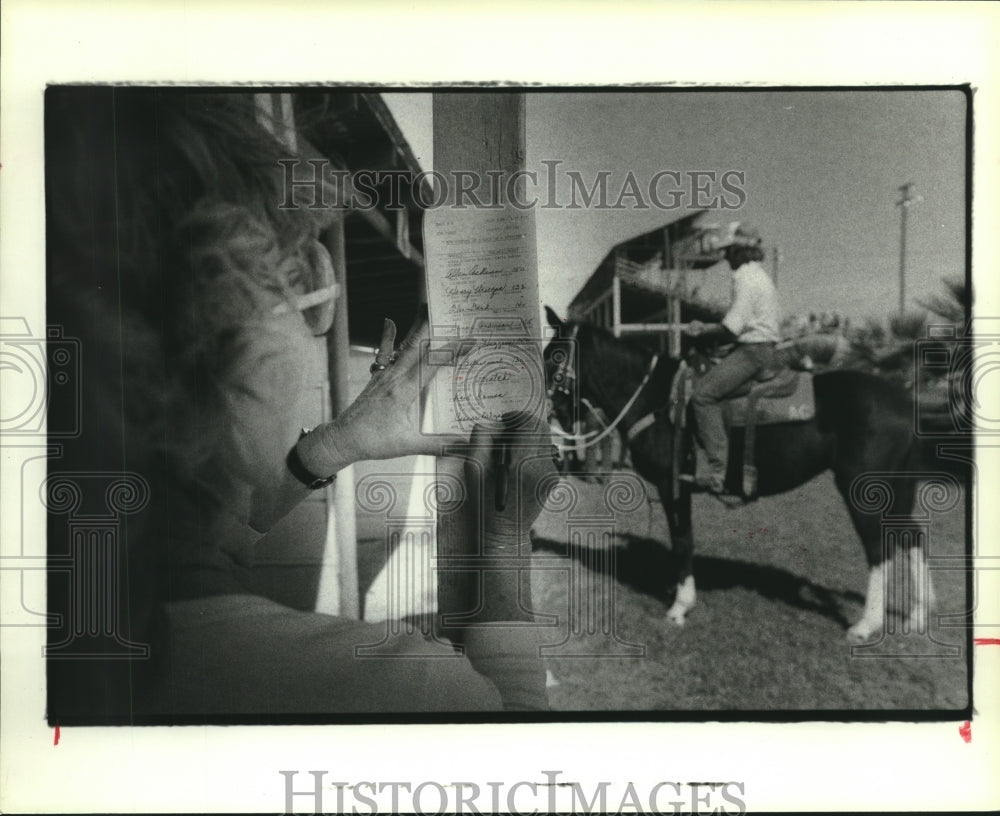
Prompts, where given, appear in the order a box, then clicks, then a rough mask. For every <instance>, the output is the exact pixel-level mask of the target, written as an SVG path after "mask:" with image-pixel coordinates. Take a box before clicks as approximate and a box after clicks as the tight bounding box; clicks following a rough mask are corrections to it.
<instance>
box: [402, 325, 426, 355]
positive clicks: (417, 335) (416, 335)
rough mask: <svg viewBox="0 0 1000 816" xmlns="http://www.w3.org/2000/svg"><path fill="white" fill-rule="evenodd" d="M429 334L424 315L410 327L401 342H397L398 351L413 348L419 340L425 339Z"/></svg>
mask: <svg viewBox="0 0 1000 816" xmlns="http://www.w3.org/2000/svg"><path fill="white" fill-rule="evenodd" d="M429 335H430V323H428V322H427V318H426V317H421V318H420V319H418V320H417V321H416V322H415V323H414V324H413V326H412V327H411V328H410V331H409V333H408V334H407V335H406V337H405V338H404V339H403V342H402V343H400V344H399V350H400V352H403V351H405V350H407V349H411V348H413V347H414V346H416V345H418V344H419V343H420V341H421V340H426V339H427V337H428V336H429Z"/></svg>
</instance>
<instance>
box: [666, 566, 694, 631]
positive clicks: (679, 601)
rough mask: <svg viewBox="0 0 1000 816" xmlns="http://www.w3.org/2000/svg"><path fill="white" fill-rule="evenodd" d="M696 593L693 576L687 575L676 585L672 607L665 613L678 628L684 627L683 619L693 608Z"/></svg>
mask: <svg viewBox="0 0 1000 816" xmlns="http://www.w3.org/2000/svg"><path fill="white" fill-rule="evenodd" d="M695 600H696V593H695V589H694V576H693V575H689V576H688V577H687V578H685V579H684V580H683V581H681V582H680V583H679V584H678V585H677V594H676V595H675V596H674V605H673V606H671V607H670V609H669V610H668V611H667V617H668V618H669V619H670V620H671V621H673V622H674V623H676V624H677V625H678V626H683V625H684V618H685V616H686V615H687V613H688V611H690V609H691V607H693V606H694V604H695Z"/></svg>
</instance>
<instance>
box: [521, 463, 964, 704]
mask: <svg viewBox="0 0 1000 816" xmlns="http://www.w3.org/2000/svg"><path fill="white" fill-rule="evenodd" d="M570 478H571V479H572V486H573V487H574V488H576V489H577V490H578V491H579V492H580V495H581V500H580V501H579V502H578V504H577V506H576V507H575V508H574V510H573V511H572V512H573V515H572V516H570V515H569V513H568V512H559V513H557V512H549V511H546V512H544V513H543V515H542V517H541V518H540V519H539V521H538V523H537V524H536V526H535V529H534V538H535V561H536V563H537V564H538V565H539V567H541V569H539V570H538V571H537V572H536V573H535V576H534V578H533V586H532V596H533V599H534V604H535V611H536V613H537V614H541V615H551V616H554V617H552V618H551V619H550V620H551V621H552V624H553V626H552V632H553V634H552V638H551V640H550V643H552V644H553V648H552V649H550V652H549V656H548V658H547V666H548V669H549V671H550V673H551V677H552V679H553V684H552V685H551V687H550V689H549V692H550V700H551V705H552V707H553V708H554V709H556V710H561V711H567V712H571V711H590V712H592V711H628V710H636V711H650V712H658V715H657V718H660V717H662V716H666V717H667V718H669V716H670V713H671V712H675V713H676V714H677V716H678V717H683V716H684V714H683V713H682V712H684V713H686V712H701V711H705V712H730V714H729V715H728V716H732V714H733V713H734V712H769V714H768V715H766V716H778V715H779V712H784V711H788V712H807V713H805V714H804V715H803V716H807V717H809V716H816V717H819V718H822V716H823V712H830V713H831V714H836V715H837V716H838V718H840V717H849V716H850V714H851V712H859V715H860V716H869V717H870V716H872V715H873V714H874V712H879V711H885V712H887V717H888V718H905V713H906V712H908V711H936V710H942V711H945V710H949V711H955V710H958V709H961V708H963V707H965V706H966V705H967V703H968V687H969V683H968V660H967V654H966V648H967V647H966V630H965V629H964V628H962V626H961V618H962V613H963V612H964V611H965V610H967V609H968V608H969V605H968V604H967V602H966V598H965V587H966V583H965V581H966V578H965V573H964V572H963V571H962V570H960V569H943V568H940V567H943V566H948V565H949V564H950V565H952V566H953V565H954V559H955V558H957V557H960V556H961V555H962V553H963V552H964V547H965V497H964V495H961V496H960V500H959V501H958V502H957V505H956V507H955V509H953V510H950V511H949V512H947V513H937V514H933V515H932V516H931V517H930V519H929V521H928V524H929V548H928V552H929V555H930V557H931V570H932V571H931V578H932V582H933V585H934V589H935V592H936V595H937V606H936V608H935V611H934V612H933V613H932V615H931V618H930V621H929V622H928V623H929V630H928V631H927V632H924V633H921V632H915V631H911V632H907V633H903V631H902V623H901V618H900V617H899V616H898V615H890V617H889V618H888V621H887V633H886V635H885V636H884V637H882V638H878V637H876V638H875V639H874V641H873V644H872V645H869V646H867V647H866V648H864V649H861V650H858V649H855V650H853V651H852V648H851V646H850V645H849V644H848V643H847V641H846V638H845V632H846V629H847V627H848V626H849V625H850V624H851V623H853V622H855V621H856V620H857V619H858V618H859V617H860V616H861V612H862V607H863V603H864V592H865V587H866V583H867V566H866V563H865V559H864V554H863V552H862V549H861V544H860V541H859V540H858V538H857V537H856V535H855V533H854V530H853V528H852V526H851V523H850V519H849V517H848V514H847V510H846V508H845V506H844V504H843V502H842V500H841V498H840V496H839V494H838V493H837V492H836V490H835V488H834V485H833V480H832V477H831V476H829V475H828V474H827V475H824V476H821V477H819V478H817V479H815V480H814V481H812V482H810V483H808V484H807V485H805V486H803V487H801V488H799V489H798V490H797V491H794V492H792V493H789V494H785V495H783V496H778V497H773V498H765V499H761V500H760V501H758V502H756V503H754V504H751V505H747V506H744V507H740V508H737V509H733V510H729V509H726V508H725V507H723V506H722V505H721V504H720V503H719V502H717V501H716V500H714V499H711V498H709V497H707V496H696V497H695V504H694V529H695V553H696V556H695V564H694V568H695V576H696V579H697V586H698V602H697V605H696V606H695V608H694V609H693V610H692V611H691V613H690V614H689V616H688V620H687V623H686V625H685V626H684V627H677V626H675V625H674V624H672V623H671V622H670V621H668V620H667V619H666V617H665V613H666V611H667V609H668V607H669V605H670V603H671V602H672V600H673V584H674V575H675V569H674V567H673V565H672V563H671V558H670V553H669V545H668V543H667V531H666V521H665V519H664V516H663V511H662V508H661V507H660V505H659V503H658V502H656V503H652V504H649V503H645V502H643V503H642V504H641V506H639V507H638V508H637V509H636V510H634V511H633V512H626V513H619V514H618V515H617V517H616V518H615V521H614V530H613V534H611V535H608V536H605V537H603V539H602V536H601V535H600V534H599V532H600V530H601V529H607V528H608V525H607V523H603V524H602V523H598V524H597V525H596V528H594V529H596V530H597V531H598V534H597V535H595V536H592V537H591V538H590V540H589V541H588V542H587V543H586V544H585V546H583V547H581V548H580V549H579V551H577V552H576V553H575V554H570V552H569V548H568V545H567V539H568V535H567V530H568V529H569V525H571V524H573V525H578V526H582V527H583V528H587V527H588V525H593V520H591V521H588V520H587V518H586V516H587V515H588V514H593V513H594V512H595V511H596V510H597V509H598V508H600V506H601V505H602V502H603V500H602V497H603V495H604V489H605V487H604V485H599V484H589V483H584V482H582V481H580V480H578V479H574V478H573V477H570ZM648 487H649V485H647V488H648ZM567 555H570V557H569V558H567V557H566V556H567ZM554 556H556V557H555V558H554ZM558 556H562V557H561V558H559V557H558ZM611 556H613V558H612V557H611ZM612 564H613V570H612V571H613V573H614V574H613V577H612V578H608V577H607V576H608V575H609V570H610V569H611V565H612ZM902 566H904V567H905V563H904V564H903V565H902ZM936 567H937V568H936ZM894 586H896V585H895V584H894ZM897 605H898V604H897ZM571 606H572V609H571ZM949 616H950V617H949ZM949 624H950V625H949ZM888 630H892V631H888ZM560 641H565V643H562V644H561V645H557V644H559V642H560ZM861 712H868V714H867V715H865V714H861ZM688 716H690V715H688Z"/></svg>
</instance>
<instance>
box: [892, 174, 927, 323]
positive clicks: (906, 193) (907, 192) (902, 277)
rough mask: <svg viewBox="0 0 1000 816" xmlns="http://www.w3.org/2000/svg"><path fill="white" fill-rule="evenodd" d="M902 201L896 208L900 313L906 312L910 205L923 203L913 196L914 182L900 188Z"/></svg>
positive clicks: (900, 200)
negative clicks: (897, 209) (918, 202)
mask: <svg viewBox="0 0 1000 816" xmlns="http://www.w3.org/2000/svg"><path fill="white" fill-rule="evenodd" d="M899 192H900V196H901V197H900V199H899V201H897V202H896V206H897V207H899V208H900V221H899V313H900V314H903V312H904V311H905V310H906V214H907V212H908V211H909V209H910V204H912V203H913V202H914V201H921V200H922V199H921V197H920V196H914V195H913V182H912V181H908V182H906V184H904V185H903V186H902V187H900V188H899Z"/></svg>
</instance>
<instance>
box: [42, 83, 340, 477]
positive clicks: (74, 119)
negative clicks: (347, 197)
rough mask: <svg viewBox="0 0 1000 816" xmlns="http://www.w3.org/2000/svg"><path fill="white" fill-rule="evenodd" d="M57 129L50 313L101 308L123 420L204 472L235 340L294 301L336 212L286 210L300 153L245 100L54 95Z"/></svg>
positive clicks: (59, 91) (72, 316) (97, 312)
mask: <svg viewBox="0 0 1000 816" xmlns="http://www.w3.org/2000/svg"><path fill="white" fill-rule="evenodd" d="M46 136H47V157H46V169H47V204H48V214H49V227H48V248H49V259H50V261H49V281H48V283H49V294H50V300H51V301H52V303H51V305H50V310H49V311H50V315H51V316H54V317H57V318H59V319H58V321H57V322H60V323H65V322H66V321H67V320H70V321H72V322H78V320H80V319H82V315H83V314H88V313H89V315H90V322H89V323H88V324H87V325H86V326H82V327H81V329H82V330H83V331H84V333H85V334H87V335H90V336H89V338H88V339H89V342H91V343H92V344H93V345H96V346H98V347H101V346H107V345H108V344H110V345H111V346H113V347H115V353H116V356H118V357H120V359H121V371H120V376H121V379H122V380H123V381H124V384H125V385H126V386H127V388H128V391H129V395H128V396H129V398H128V399H127V400H126V401H125V403H124V405H123V409H124V412H125V414H126V416H124V417H123V421H124V422H125V423H126V424H129V425H132V424H134V425H136V426H139V427H141V428H142V429H143V433H144V435H145V436H146V441H148V442H152V443H153V444H154V445H155V446H157V447H158V448H159V449H160V452H161V453H162V454H163V455H165V456H167V457H168V458H169V459H170V460H171V467H172V468H173V469H174V470H175V471H176V472H178V473H184V474H185V476H186V477H188V478H195V476H196V474H197V472H198V470H199V468H200V466H201V465H202V464H203V463H204V462H205V461H206V460H207V458H208V457H210V455H211V453H212V444H213V442H214V439H215V436H216V435H215V434H213V433H212V431H213V423H214V422H216V421H217V417H216V416H215V414H216V408H217V407H218V406H217V404H215V402H214V400H215V398H216V397H217V394H216V388H217V384H218V378H219V374H220V372H221V371H223V370H224V369H225V366H226V364H227V356H226V355H227V344H228V343H229V341H230V340H231V338H232V336H233V334H234V333H235V332H236V331H237V330H238V329H239V328H240V327H241V326H244V325H246V324H248V323H252V322H253V321H254V320H255V319H257V318H259V316H260V315H261V314H262V313H264V312H265V311H266V310H267V309H268V308H269V307H270V306H273V304H274V303H275V302H276V301H278V300H283V299H289V298H290V297H291V295H292V292H293V289H294V287H295V285H296V282H297V278H299V277H301V276H302V274H303V272H302V270H303V267H304V266H305V265H306V264H307V263H308V260H307V257H308V250H309V248H310V246H311V243H312V241H314V240H315V238H316V237H317V235H318V234H319V232H320V231H321V230H322V229H323V228H324V227H325V226H327V225H328V223H329V222H330V220H331V218H332V214H331V212H330V211H329V210H317V209H310V208H305V207H301V208H300V207H294V208H280V207H278V203H279V202H281V201H282V197H283V195H284V192H285V191H284V189H283V186H282V185H283V179H282V176H281V174H280V173H279V169H280V167H279V165H278V160H279V159H281V158H287V157H288V150H287V148H285V147H284V146H283V145H281V144H280V143H279V142H278V141H277V140H276V139H275V138H274V137H273V136H272V135H271V133H270V132H269V131H268V130H267V129H266V128H265V127H263V126H262V125H261V124H260V123H259V122H258V121H257V119H256V116H255V111H254V106H253V100H252V98H251V97H250V95H248V94H238V95H237V94H225V93H193V92H185V93H179V92H175V91H171V90H167V89H164V90H157V91H152V90H149V89H112V88H101V89H93V88H88V89H83V88H55V89H50V90H49V91H48V98H47V109H46ZM53 296H54V297H53ZM60 304H65V306H64V308H61V309H60ZM54 311H59V314H53V312H54ZM102 326H103V328H104V329H105V330H107V331H109V332H111V327H112V326H115V327H117V331H118V333H119V334H120V336H119V337H115V336H114V332H111V336H103V337H102V336H101V334H102V329H101V327H102ZM95 335H96V336H95ZM126 336H127V342H122V341H123V340H125V337H126ZM86 384H87V383H85V385H86Z"/></svg>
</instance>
